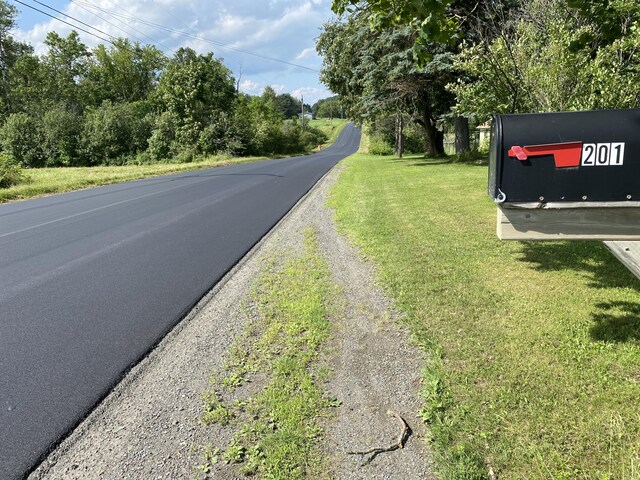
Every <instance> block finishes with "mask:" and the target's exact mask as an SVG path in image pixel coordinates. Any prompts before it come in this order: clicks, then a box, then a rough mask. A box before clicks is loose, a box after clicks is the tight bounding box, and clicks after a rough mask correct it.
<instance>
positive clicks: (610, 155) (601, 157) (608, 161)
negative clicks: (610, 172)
mask: <svg viewBox="0 0 640 480" xmlns="http://www.w3.org/2000/svg"><path fill="white" fill-rule="evenodd" d="M623 163H624V143H621V142H615V143H584V144H583V145H582V166H583V167H594V166H595V167H608V166H618V165H622V164H623Z"/></svg>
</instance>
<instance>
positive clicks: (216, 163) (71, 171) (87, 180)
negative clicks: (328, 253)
mask: <svg viewBox="0 0 640 480" xmlns="http://www.w3.org/2000/svg"><path fill="white" fill-rule="evenodd" d="M258 160H264V157H243V158H234V157H229V156H218V157H208V158H206V159H204V160H201V161H197V162H192V163H156V164H149V165H125V166H109V167H106V166H105V167H64V168H34V169H26V170H23V172H24V175H25V177H26V180H25V181H23V182H21V183H19V184H17V185H14V186H12V187H9V188H0V203H5V202H9V201H12V200H22V199H27V198H34V197H39V196H43V195H51V194H54V193H63V192H69V191H72V190H80V189H83V188H89V187H97V186H99V185H108V184H111V183H118V182H126V181H130V180H137V179H140V178H146V177H152V176H156V175H166V174H169V173H177V172H186V171H190V170H201V169H203V168H211V167H220V166H225V165H232V164H237V163H246V162H254V161H258Z"/></svg>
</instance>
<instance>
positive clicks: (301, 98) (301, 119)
mask: <svg viewBox="0 0 640 480" xmlns="http://www.w3.org/2000/svg"><path fill="white" fill-rule="evenodd" d="M300 103H301V104H302V116H301V117H300V122H301V123H302V131H303V132H304V95H302V94H300Z"/></svg>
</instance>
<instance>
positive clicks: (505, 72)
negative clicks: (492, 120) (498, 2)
mask: <svg viewBox="0 0 640 480" xmlns="http://www.w3.org/2000/svg"><path fill="white" fill-rule="evenodd" d="M623 3H626V2H623ZM618 5H620V3H618ZM495 13H496V21H495V22H494V23H485V24H484V26H483V29H482V30H481V31H480V32H479V37H480V38H481V39H482V41H481V42H479V43H478V44H477V45H474V46H471V47H469V48H466V49H465V50H463V51H462V52H461V54H460V55H459V56H458V58H457V62H456V66H457V68H458V69H459V70H460V71H461V72H463V74H464V75H461V76H460V77H459V78H458V80H457V82H455V83H453V84H452V85H451V87H450V88H451V90H452V91H453V92H454V93H455V94H456V96H457V99H458V106H457V108H458V110H459V111H461V112H463V113H465V114H467V115H474V116H477V117H478V118H479V119H480V120H481V121H483V120H485V119H487V118H489V117H490V116H491V115H492V114H493V113H518V112H545V111H557V110H575V109H598V108H629V107H637V106H639V105H640V103H639V102H640V98H639V96H640V88H638V84H639V82H640V62H639V61H638V59H637V58H636V53H635V52H637V51H638V48H640V32H638V31H637V29H636V28H633V27H632V25H634V23H633V22H632V23H628V22H622V25H623V27H624V28H623V29H622V31H621V34H622V36H620V37H619V38H617V39H616V40H614V41H612V42H604V41H597V42H594V43H590V44H586V45H583V46H581V47H579V45H580V44H581V43H582V39H584V38H585V33H587V34H588V35H591V34H593V33H594V32H598V31H599V29H600V28H601V25H600V24H599V23H598V22H599V21H597V20H594V21H587V20H586V19H585V18H584V16H583V14H582V13H581V12H579V11H578V10H576V9H575V8H572V7H571V6H570V2H565V1H564V0H527V1H525V2H523V3H522V5H521V8H520V9H519V10H518V11H517V14H516V12H514V11H512V12H511V13H510V15H509V17H510V18H511V20H510V21H503V18H502V13H501V12H500V11H496V12H495ZM629 14H630V17H629V18H628V20H629V21H631V19H632V18H633V16H634V15H635V13H632V12H630V13H629ZM634 22H635V21H634ZM596 36H600V34H597V35H596Z"/></svg>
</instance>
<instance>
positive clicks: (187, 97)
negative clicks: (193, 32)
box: [158, 48, 236, 144]
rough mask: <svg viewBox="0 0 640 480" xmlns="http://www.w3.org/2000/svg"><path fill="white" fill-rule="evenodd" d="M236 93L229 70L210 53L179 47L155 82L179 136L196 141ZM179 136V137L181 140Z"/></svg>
mask: <svg viewBox="0 0 640 480" xmlns="http://www.w3.org/2000/svg"><path fill="white" fill-rule="evenodd" d="M235 95H236V90H235V82H234V79H233V77H232V74H231V71H230V70H229V69H228V68H227V67H225V66H224V65H223V64H222V62H221V61H220V60H219V59H216V58H214V56H213V53H209V54H207V55H198V54H197V53H196V52H195V51H194V50H192V49H190V48H181V49H179V50H178V51H177V52H176V54H175V56H174V58H173V59H171V61H170V62H169V65H168V67H167V69H166V71H165V72H164V73H163V74H162V76H161V77H160V81H159V83H158V97H159V100H160V102H161V103H162V105H163V107H164V109H165V110H166V111H168V112H170V113H171V114H172V115H173V116H174V117H175V118H176V119H177V120H178V138H179V141H184V142H187V143H190V144H195V143H196V142H197V139H198V137H199V135H200V133H201V132H202V130H203V129H204V128H205V127H206V126H207V125H208V123H209V122H210V120H211V119H212V118H213V116H214V114H215V112H216V111H219V110H223V111H226V110H229V109H230V108H231V106H232V104H233V100H234V98H235ZM180 139H181V140H180Z"/></svg>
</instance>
